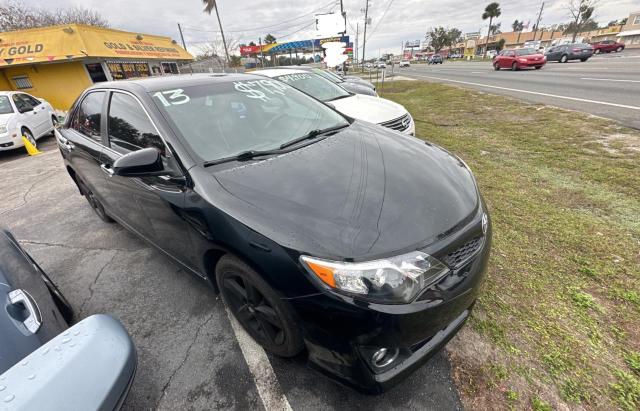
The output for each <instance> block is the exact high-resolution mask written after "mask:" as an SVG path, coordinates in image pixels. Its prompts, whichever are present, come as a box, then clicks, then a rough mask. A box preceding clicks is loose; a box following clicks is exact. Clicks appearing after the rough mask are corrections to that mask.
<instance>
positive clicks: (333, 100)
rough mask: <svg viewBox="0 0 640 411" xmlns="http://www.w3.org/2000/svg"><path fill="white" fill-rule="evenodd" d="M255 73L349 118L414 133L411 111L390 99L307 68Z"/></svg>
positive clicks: (269, 70) (268, 70)
mask: <svg viewBox="0 0 640 411" xmlns="http://www.w3.org/2000/svg"><path fill="white" fill-rule="evenodd" d="M254 73H255V74H257V75H260V76H266V77H270V78H274V79H276V80H279V81H283V82H285V83H287V84H289V85H290V86H293V87H295V88H297V89H298V90H300V91H303V92H305V93H307V94H308V95H310V96H311V97H314V98H316V99H318V100H320V101H322V102H323V103H327V104H330V105H331V106H332V107H334V108H335V109H336V110H338V111H339V112H341V113H342V114H344V115H347V116H349V117H353V118H355V119H358V120H363V121H368V122H370V123H375V124H380V125H381V126H383V127H388V128H391V129H394V130H397V131H400V132H403V133H406V134H411V135H413V134H414V133H415V124H414V122H413V118H411V114H409V112H408V111H407V110H406V109H405V108H404V107H403V106H401V105H400V104H398V103H395V102H393V101H391V100H387V99H383V98H379V97H371V96H364V95H360V94H353V93H349V92H348V91H347V90H345V89H343V88H341V87H338V86H337V85H336V84H334V83H332V82H331V81H329V80H327V79H326V78H324V77H322V76H319V75H317V74H315V73H310V72H306V71H304V70H293V69H267V70H258V71H255V72H254Z"/></svg>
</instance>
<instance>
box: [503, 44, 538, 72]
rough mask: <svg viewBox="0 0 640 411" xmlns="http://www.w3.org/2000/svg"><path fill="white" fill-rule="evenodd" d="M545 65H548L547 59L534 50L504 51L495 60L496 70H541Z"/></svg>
mask: <svg viewBox="0 0 640 411" xmlns="http://www.w3.org/2000/svg"><path fill="white" fill-rule="evenodd" d="M545 64H547V58H546V57H545V56H544V55H543V54H542V53H540V52H539V51H538V50H536V49H533V48H522V49H509V50H503V51H501V52H500V54H498V55H497V56H495V57H494V58H493V68H494V69H496V70H500V69H501V68H510V69H511V70H514V71H515V70H520V69H522V68H528V67H535V69H536V70H539V69H541V68H542V67H543V66H544V65H545Z"/></svg>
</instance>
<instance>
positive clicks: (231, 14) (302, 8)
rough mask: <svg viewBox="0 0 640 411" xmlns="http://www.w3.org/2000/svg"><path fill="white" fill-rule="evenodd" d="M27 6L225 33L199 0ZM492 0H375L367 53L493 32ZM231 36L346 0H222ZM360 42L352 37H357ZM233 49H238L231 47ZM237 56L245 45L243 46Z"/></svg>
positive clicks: (602, 7) (91, 0) (527, 2)
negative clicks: (442, 36)
mask: <svg viewBox="0 0 640 411" xmlns="http://www.w3.org/2000/svg"><path fill="white" fill-rule="evenodd" d="M343 1H344V8H345V11H346V12H347V22H348V24H347V34H349V35H351V36H352V39H353V38H355V32H356V23H359V25H360V42H359V43H360V49H361V48H362V26H363V23H364V13H363V12H362V11H361V9H363V8H364V6H365V1H366V0H343ZM568 1H569V0H546V1H545V2H544V3H545V7H544V12H543V14H542V20H541V26H545V25H551V24H558V23H564V22H567V21H569V15H568V11H567V9H566V5H567V2H568ZM23 2H24V3H25V4H27V5H33V6H34V7H41V8H46V9H55V8H60V7H67V6H71V5H80V6H83V7H86V8H90V9H93V10H95V11H96V12H98V13H99V14H100V15H101V16H102V17H103V18H104V19H105V20H107V21H109V23H110V24H111V27H113V28H118V29H122V30H128V31H134V32H140V33H148V34H159V35H166V36H170V37H172V38H174V39H176V40H177V41H180V37H179V34H178V28H177V23H180V24H181V25H182V26H183V32H184V36H185V40H186V43H187V49H188V50H189V51H190V52H192V53H197V51H198V47H199V46H200V45H202V44H203V43H206V42H207V41H210V40H211V39H215V38H218V39H219V33H218V32H217V30H218V24H217V21H216V19H215V14H214V15H211V16H209V15H207V14H205V13H203V12H202V10H203V6H202V1H200V0H23ZM488 3H489V0H486V1H483V2H478V1H476V0H370V2H369V4H370V5H369V17H371V25H369V26H368V28H367V30H368V33H367V46H366V57H367V58H372V57H378V55H379V54H384V53H395V54H398V53H400V48H401V44H402V42H403V41H407V40H418V39H419V40H423V39H424V36H425V33H426V31H427V29H428V28H430V27H435V26H445V27H457V28H459V29H460V30H462V32H463V33H465V32H477V31H478V30H479V29H482V30H483V31H484V33H486V30H487V26H488V20H487V21H483V20H482V17H481V16H482V12H483V11H484V8H485V7H486V5H487V4H488ZM499 3H500V9H501V10H502V15H501V16H500V17H499V18H498V19H497V21H498V22H501V23H502V30H503V31H510V30H511V29H510V27H511V24H512V23H513V21H514V20H515V19H518V20H524V21H525V22H527V21H532V25H533V22H534V21H535V19H536V18H537V15H538V11H539V9H540V5H541V3H542V1H541V0H511V1H501V2H499ZM218 4H219V10H220V17H221V20H222V24H223V28H224V30H225V34H227V35H228V36H231V37H234V38H235V39H236V40H238V41H239V42H240V43H248V42H249V41H252V40H253V41H255V42H256V43H257V42H258V37H264V36H265V35H266V34H267V33H271V34H272V35H273V36H275V37H276V39H278V40H279V41H292V40H304V39H309V38H312V37H313V34H314V33H313V28H312V26H313V22H314V19H313V15H314V13H320V12H328V11H332V10H335V11H339V10H340V5H339V4H340V3H339V1H330V0H314V1H311V0H254V1H246V0H245V1H243V0H235V1H230V0H218ZM638 10H640V1H639V0H600V1H599V2H598V5H597V7H596V11H595V13H594V18H595V20H596V21H597V22H599V23H601V24H606V23H608V22H609V21H612V20H619V19H622V18H625V17H628V16H629V14H630V13H631V12H632V11H638ZM352 41H353V40H352ZM230 52H232V51H231V50H230ZM235 53H236V54H237V53H238V51H237V50H236V51H235Z"/></svg>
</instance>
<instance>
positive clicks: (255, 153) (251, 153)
mask: <svg viewBox="0 0 640 411" xmlns="http://www.w3.org/2000/svg"><path fill="white" fill-rule="evenodd" d="M280 153H282V151H280V150H247V151H242V152H240V153H238V154H236V155H233V156H230V157H224V158H219V159H217V160H210V161H205V162H204V163H203V164H202V165H203V166H204V167H209V166H215V165H216V164H222V163H227V162H229V161H243V160H251V159H252V158H255V157H260V156H268V155H273V154H280Z"/></svg>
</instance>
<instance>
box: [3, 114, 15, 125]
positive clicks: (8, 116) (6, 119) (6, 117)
mask: <svg viewBox="0 0 640 411" xmlns="http://www.w3.org/2000/svg"><path fill="white" fill-rule="evenodd" d="M14 116H15V113H7V114H0V125H6V124H7V123H9V121H10V120H11V119H12V118H13V117H14Z"/></svg>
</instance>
